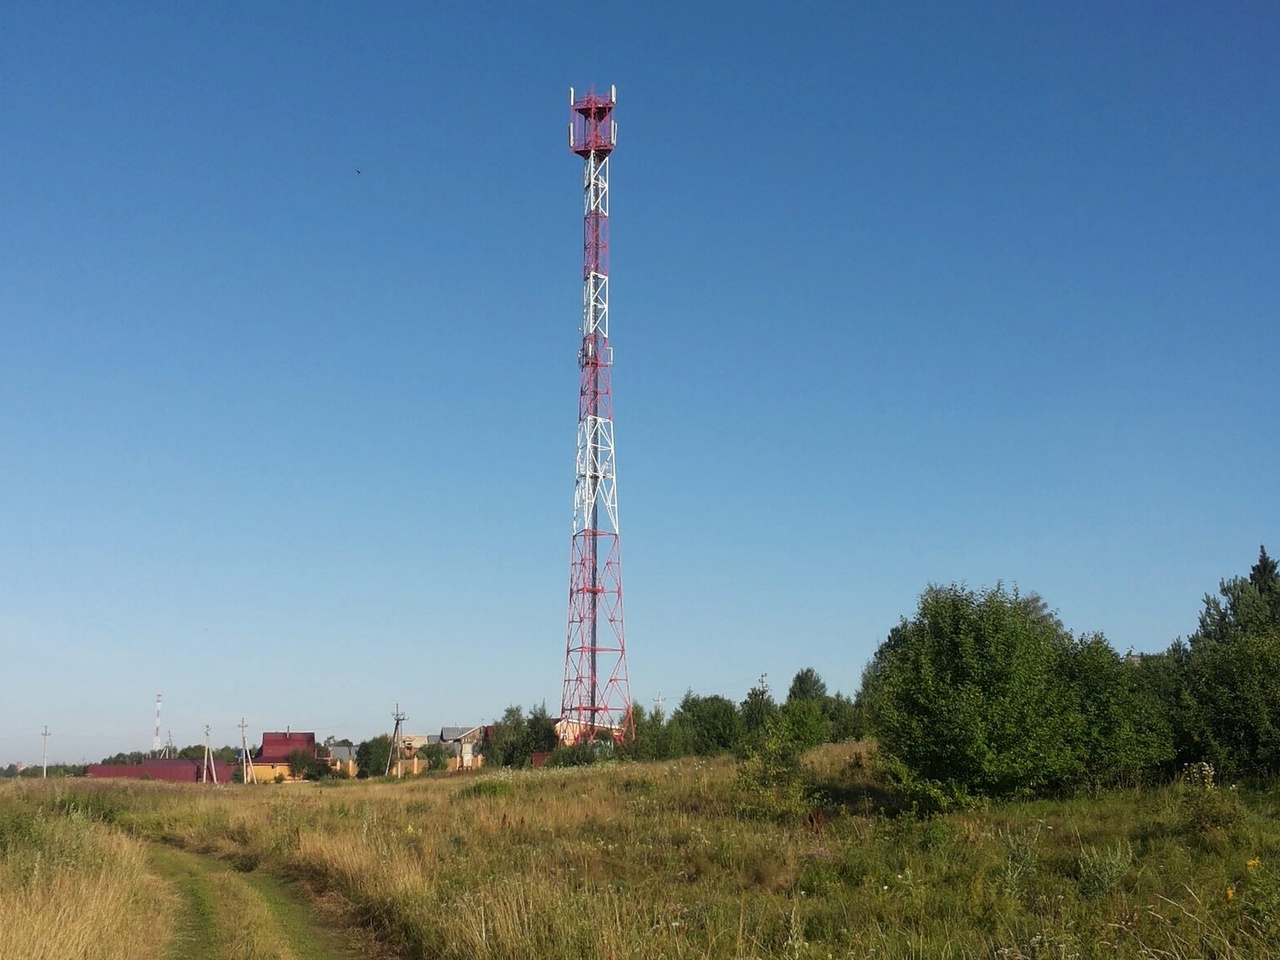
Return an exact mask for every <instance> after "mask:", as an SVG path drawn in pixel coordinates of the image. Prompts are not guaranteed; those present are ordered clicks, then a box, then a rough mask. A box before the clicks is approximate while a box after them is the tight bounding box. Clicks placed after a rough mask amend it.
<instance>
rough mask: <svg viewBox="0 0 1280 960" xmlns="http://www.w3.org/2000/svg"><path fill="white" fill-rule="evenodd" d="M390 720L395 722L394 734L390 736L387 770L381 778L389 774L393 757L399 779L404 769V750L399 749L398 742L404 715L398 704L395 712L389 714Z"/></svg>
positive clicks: (402, 728) (401, 734)
mask: <svg viewBox="0 0 1280 960" xmlns="http://www.w3.org/2000/svg"><path fill="white" fill-rule="evenodd" d="M391 719H393V720H394V721H395V722H396V726H395V730H394V732H393V733H392V734H391V752H390V753H388V754H387V769H386V771H385V772H384V774H383V776H386V774H388V773H390V772H391V758H392V757H395V758H396V776H397V777H399V776H400V774H401V773H402V772H403V768H404V763H403V757H402V754H403V753H404V749H403V747H401V745H400V741H401V738H402V737H403V734H404V721H405V719H406V717H405V715H404V714H403V713H401V712H400V704H398V703H397V704H396V709H395V712H394V713H392V714H391Z"/></svg>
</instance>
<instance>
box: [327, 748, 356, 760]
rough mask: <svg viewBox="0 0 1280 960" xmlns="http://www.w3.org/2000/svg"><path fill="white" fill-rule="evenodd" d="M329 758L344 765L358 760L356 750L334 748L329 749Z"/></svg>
mask: <svg viewBox="0 0 1280 960" xmlns="http://www.w3.org/2000/svg"><path fill="white" fill-rule="evenodd" d="M329 757H330V759H332V760H341V761H342V762H343V763H350V762H351V761H353V760H355V758H356V748H355V747H338V746H333V747H330V748H329Z"/></svg>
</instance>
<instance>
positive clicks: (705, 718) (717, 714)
mask: <svg viewBox="0 0 1280 960" xmlns="http://www.w3.org/2000/svg"><path fill="white" fill-rule="evenodd" d="M671 726H672V727H673V728H674V731H673V734H674V737H675V742H676V743H677V744H678V745H679V752H680V753H696V754H698V755H699V756H711V755H713V754H717V753H727V752H728V751H730V750H732V749H734V747H736V746H737V745H738V741H739V740H740V739H741V737H742V717H741V716H740V715H739V714H738V708H737V706H736V705H735V704H734V703H733V701H732V700H728V699H726V698H724V697H721V696H717V695H713V696H709V697H701V696H698V695H697V694H695V693H694V692H693V691H692V690H689V691H687V692H686V693H685V695H684V696H683V697H682V698H681V699H680V706H679V707H677V708H676V711H675V713H674V714H672V716H671Z"/></svg>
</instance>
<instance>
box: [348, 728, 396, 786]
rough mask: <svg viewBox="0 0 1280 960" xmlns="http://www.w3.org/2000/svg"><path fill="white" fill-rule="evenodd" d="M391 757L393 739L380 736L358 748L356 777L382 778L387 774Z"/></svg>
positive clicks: (385, 735) (384, 735)
mask: <svg viewBox="0 0 1280 960" xmlns="http://www.w3.org/2000/svg"><path fill="white" fill-rule="evenodd" d="M390 757H391V737H389V736H388V735H387V734H385V733H383V734H379V735H378V736H376V737H374V738H373V739H371V740H365V741H364V742H363V743H361V744H360V745H359V746H358V747H356V776H358V777H381V776H383V775H384V774H386V772H387V761H388V760H389V759H390Z"/></svg>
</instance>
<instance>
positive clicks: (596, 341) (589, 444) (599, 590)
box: [560, 88, 632, 743]
mask: <svg viewBox="0 0 1280 960" xmlns="http://www.w3.org/2000/svg"><path fill="white" fill-rule="evenodd" d="M616 102H617V91H616V89H615V88H610V90H609V95H608V96H607V97H605V96H601V95H598V94H596V92H595V90H594V89H593V90H592V91H591V92H590V93H588V94H586V95H585V96H582V97H575V96H574V93H573V90H572V89H570V90H569V108H570V117H571V120H570V123H569V150H570V152H572V153H575V154H577V155H578V156H579V157H581V158H582V160H583V173H582V189H583V198H582V330H581V332H582V348H581V349H580V350H579V352H578V369H579V372H580V376H579V380H578V458H577V481H576V484H575V486H574V495H573V542H572V546H571V549H570V553H569V630H568V642H567V644H566V650H565V660H564V692H563V695H562V697H561V700H560V716H561V718H562V723H561V728H560V737H561V739H562V740H563V741H565V742H566V743H576V742H579V741H582V740H589V739H592V738H594V737H595V735H596V733H597V731H606V732H608V733H609V734H610V735H612V736H613V738H614V739H615V740H629V739H631V736H632V724H631V688H630V684H629V683H628V681H627V651H626V642H625V638H624V631H623V627H622V555H621V552H620V550H619V543H618V488H617V475H616V471H615V467H614V446H613V390H612V386H611V384H610V369H611V367H612V366H613V348H612V347H610V346H609V155H610V154H611V153H613V148H614V146H615V145H616V144H617V142H618V125H617V124H616V123H615V122H614V120H613V107H614V104H615V103H616Z"/></svg>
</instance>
